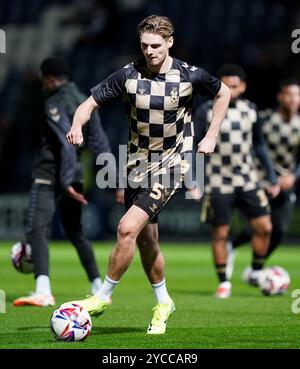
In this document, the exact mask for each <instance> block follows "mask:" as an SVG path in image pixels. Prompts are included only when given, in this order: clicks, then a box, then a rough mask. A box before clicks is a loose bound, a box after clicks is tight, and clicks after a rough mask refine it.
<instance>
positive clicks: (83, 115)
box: [66, 96, 99, 145]
mask: <svg viewBox="0 0 300 369" xmlns="http://www.w3.org/2000/svg"><path fill="white" fill-rule="evenodd" d="M97 108H99V105H98V104H97V103H96V101H95V100H94V98H93V96H90V97H89V98H88V99H86V100H85V101H84V102H83V103H82V104H80V105H79V106H78V108H77V109H76V111H75V114H74V117H73V123H72V126H71V129H70V131H69V133H68V134H67V135H66V137H67V140H68V142H69V143H70V144H73V145H81V144H82V142H83V136H82V127H83V126H84V125H85V124H86V123H87V122H88V121H89V120H90V117H91V114H92V112H93V111H94V110H95V109H97Z"/></svg>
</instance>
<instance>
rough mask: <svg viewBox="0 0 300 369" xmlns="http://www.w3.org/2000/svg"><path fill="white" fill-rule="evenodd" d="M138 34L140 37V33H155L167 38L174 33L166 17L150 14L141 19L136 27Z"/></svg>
mask: <svg viewBox="0 0 300 369" xmlns="http://www.w3.org/2000/svg"><path fill="white" fill-rule="evenodd" d="M137 31H138V35H139V37H141V34H142V33H145V32H148V33H157V34H159V35H161V36H162V37H163V38H168V37H171V36H173V34H174V26H173V23H172V21H171V19H169V18H168V17H164V16H161V15H150V16H149V17H147V18H145V19H144V20H142V21H141V23H140V24H139V25H138V27H137Z"/></svg>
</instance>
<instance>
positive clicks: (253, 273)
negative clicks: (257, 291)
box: [243, 215, 272, 285]
mask: <svg viewBox="0 0 300 369" xmlns="http://www.w3.org/2000/svg"><path fill="white" fill-rule="evenodd" d="M250 223H251V226H252V228H253V237H252V249H253V261H252V267H251V268H247V269H246V270H245V271H244V274H243V279H244V280H245V281H247V282H248V283H250V284H253V285H257V284H258V278H259V274H260V272H261V270H262V269H263V266H264V262H265V258H266V255H267V252H268V247H269V243H270V235H271V232H272V222H271V218H270V216H269V215H263V216H261V217H257V218H254V219H252V220H251V221H250Z"/></svg>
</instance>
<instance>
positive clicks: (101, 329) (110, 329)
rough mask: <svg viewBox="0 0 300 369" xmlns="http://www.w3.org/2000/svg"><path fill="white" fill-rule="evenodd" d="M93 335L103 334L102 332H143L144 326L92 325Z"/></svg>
mask: <svg viewBox="0 0 300 369" xmlns="http://www.w3.org/2000/svg"><path fill="white" fill-rule="evenodd" d="M92 331H93V335H103V334H122V333H137V332H143V333H144V332H145V329H144V328H134V327H93V328H92Z"/></svg>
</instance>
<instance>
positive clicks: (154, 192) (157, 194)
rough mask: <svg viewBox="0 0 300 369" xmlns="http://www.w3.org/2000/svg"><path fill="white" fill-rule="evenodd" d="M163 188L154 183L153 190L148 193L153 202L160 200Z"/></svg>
mask: <svg viewBox="0 0 300 369" xmlns="http://www.w3.org/2000/svg"><path fill="white" fill-rule="evenodd" d="M164 188H165V187H164V186H163V185H162V184H160V183H155V184H154V186H153V189H152V191H151V193H150V197H152V198H153V199H154V200H159V199H161V196H162V190H164Z"/></svg>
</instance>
